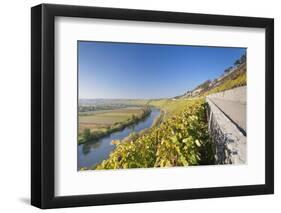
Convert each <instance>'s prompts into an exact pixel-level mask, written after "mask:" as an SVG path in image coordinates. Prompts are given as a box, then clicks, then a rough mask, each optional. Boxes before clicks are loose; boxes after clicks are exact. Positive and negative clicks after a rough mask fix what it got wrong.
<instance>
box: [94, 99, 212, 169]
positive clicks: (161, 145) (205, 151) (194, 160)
mask: <svg viewBox="0 0 281 213" xmlns="http://www.w3.org/2000/svg"><path fill="white" fill-rule="evenodd" d="M180 104H183V102H180ZM163 106H164V105H163ZM172 108H173V107H172V105H171V107H170V109H172ZM166 110H168V108H167V109H166ZM205 110H206V103H205V101H204V100H203V99H200V100H192V101H191V100H189V101H187V100H186V101H185V105H184V106H183V105H182V110H179V111H178V112H177V113H174V114H173V115H172V114H171V111H170V114H169V117H168V118H167V119H165V120H164V121H163V122H162V123H161V124H160V125H159V126H154V127H152V128H151V129H150V130H149V131H148V132H147V133H145V134H143V135H141V136H140V137H136V138H135V139H131V140H129V141H125V142H122V143H121V142H120V141H115V142H114V143H115V144H116V149H115V150H114V151H113V152H112V153H111V154H110V156H109V158H108V159H107V160H104V161H103V162H102V163H101V164H99V165H97V166H96V167H95V168H92V169H119V168H150V167H171V166H188V165H204V164H212V163H213V153H212V145H211V140H210V137H209V134H208V128H207V122H206V117H205V115H206V114H205Z"/></svg>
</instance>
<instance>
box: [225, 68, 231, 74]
mask: <svg viewBox="0 0 281 213" xmlns="http://www.w3.org/2000/svg"><path fill="white" fill-rule="evenodd" d="M231 69H232V67H228V68H227V69H225V70H224V72H225V73H229V72H230V70H231Z"/></svg>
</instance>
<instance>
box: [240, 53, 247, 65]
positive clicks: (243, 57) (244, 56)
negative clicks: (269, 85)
mask: <svg viewBox="0 0 281 213" xmlns="http://www.w3.org/2000/svg"><path fill="white" fill-rule="evenodd" d="M246 59H247V57H246V53H244V54H243V55H242V56H241V58H240V63H241V64H243V63H245V62H246Z"/></svg>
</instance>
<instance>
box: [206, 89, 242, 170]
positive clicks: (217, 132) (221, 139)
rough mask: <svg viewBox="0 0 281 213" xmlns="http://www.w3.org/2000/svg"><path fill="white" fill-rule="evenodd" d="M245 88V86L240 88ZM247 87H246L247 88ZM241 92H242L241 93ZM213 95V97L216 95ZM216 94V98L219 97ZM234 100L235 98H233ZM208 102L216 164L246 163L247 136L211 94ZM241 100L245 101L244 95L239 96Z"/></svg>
mask: <svg viewBox="0 0 281 213" xmlns="http://www.w3.org/2000/svg"><path fill="white" fill-rule="evenodd" d="M240 89H242V90H243V89H244V88H240ZM245 89H246V88H245ZM237 91H240V90H239V89H236V91H230V93H229V94H231V93H233V94H236V92H237ZM225 94H227V93H224V95H223V94H219V93H217V94H214V95H217V96H219V97H221V98H223V97H225V98H230V99H231V98H232V97H233V96H231V95H225ZM240 94H241V93H240ZM214 95H212V97H214ZM217 96H216V98H217ZM232 100H233V98H232ZM206 101H207V103H208V106H209V109H208V123H209V130H210V132H211V135H212V138H213V142H214V148H215V160H216V164H244V163H246V154H247V153H246V151H247V150H246V148H247V146H246V139H247V138H246V137H245V136H244V135H243V134H242V133H241V132H240V130H239V129H238V128H237V127H236V126H235V125H234V124H233V123H232V122H231V121H230V120H229V119H228V118H227V117H226V116H225V115H224V113H223V112H222V111H221V110H220V109H219V108H218V107H217V106H216V105H215V104H214V103H213V102H212V101H211V99H210V98H209V96H208V97H207V98H206ZM239 101H243V97H242V96H239Z"/></svg>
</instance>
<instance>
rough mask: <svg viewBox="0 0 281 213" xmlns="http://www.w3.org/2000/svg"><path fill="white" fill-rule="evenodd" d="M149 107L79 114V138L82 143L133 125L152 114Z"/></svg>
mask: <svg viewBox="0 0 281 213" xmlns="http://www.w3.org/2000/svg"><path fill="white" fill-rule="evenodd" d="M150 112H151V110H150V108H149V107H141V108H140V107H139V108H128V109H119V110H106V111H100V112H96V113H93V114H89V113H87V114H82V115H80V116H79V128H80V129H79V138H78V143H79V144H82V143H85V142H87V141H90V140H96V139H99V138H101V137H104V136H106V135H109V134H110V133H113V132H116V131H120V130H122V129H124V128H125V127H127V126H130V125H133V124H135V123H137V122H139V121H141V120H143V119H144V118H145V117H147V116H148V115H149V114H150Z"/></svg>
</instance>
